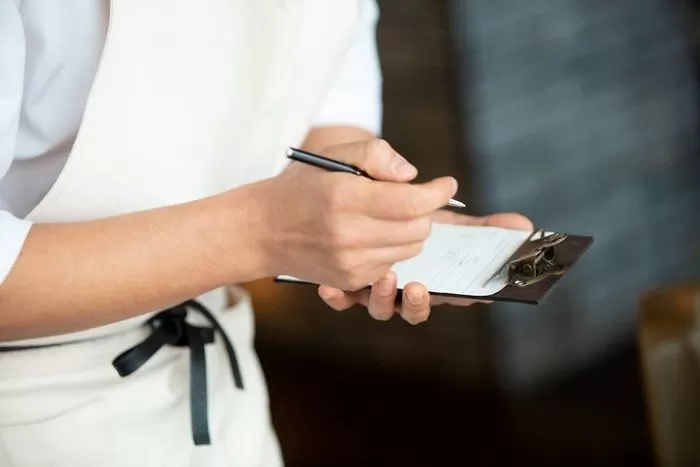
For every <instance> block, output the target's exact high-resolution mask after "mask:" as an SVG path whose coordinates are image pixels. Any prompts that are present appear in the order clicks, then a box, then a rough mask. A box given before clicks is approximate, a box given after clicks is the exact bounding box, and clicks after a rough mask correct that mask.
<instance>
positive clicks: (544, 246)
mask: <svg viewBox="0 0 700 467" xmlns="http://www.w3.org/2000/svg"><path fill="white" fill-rule="evenodd" d="M567 238H568V235H566V234H561V233H547V232H545V231H544V230H543V229H538V230H536V231H535V232H533V234H532V235H531V236H530V237H529V238H528V240H527V241H526V242H525V243H523V245H522V246H521V247H520V248H519V249H518V251H516V252H515V254H514V255H513V256H512V257H511V258H510V259H509V260H508V261H507V262H506V264H505V266H504V267H503V269H501V271H499V273H498V274H497V275H498V276H502V275H503V274H504V273H505V272H507V273H508V279H507V283H508V285H512V286H514V287H527V286H529V285H532V284H536V283H538V282H540V281H542V280H544V279H547V278H548V277H553V276H561V275H564V274H565V273H566V271H567V270H568V269H569V268H568V266H564V265H562V264H560V263H558V262H557V259H558V258H557V247H558V246H559V245H561V243H562V242H564V241H565V240H566V239H567Z"/></svg>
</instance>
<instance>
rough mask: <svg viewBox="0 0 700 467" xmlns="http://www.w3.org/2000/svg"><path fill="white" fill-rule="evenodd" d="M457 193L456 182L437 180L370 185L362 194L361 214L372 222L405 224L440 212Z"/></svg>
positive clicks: (453, 180) (445, 179)
mask: <svg viewBox="0 0 700 467" xmlns="http://www.w3.org/2000/svg"><path fill="white" fill-rule="evenodd" d="M456 192H457V180H455V179H454V178H453V177H440V178H436V179H434V180H431V181H429V182H426V183H417V184H408V183H401V184H399V183H382V182H373V183H371V184H370V185H369V186H368V189H367V190H365V191H364V192H363V198H362V203H363V207H364V211H365V212H367V214H368V215H369V216H370V217H374V218H375V219H394V220H407V219H415V218H418V217H423V216H427V215H431V214H433V213H434V212H435V211H437V210H438V209H441V208H444V207H445V206H446V205H447V203H448V201H449V200H450V198H452V197H453V196H454V194H455V193H456Z"/></svg>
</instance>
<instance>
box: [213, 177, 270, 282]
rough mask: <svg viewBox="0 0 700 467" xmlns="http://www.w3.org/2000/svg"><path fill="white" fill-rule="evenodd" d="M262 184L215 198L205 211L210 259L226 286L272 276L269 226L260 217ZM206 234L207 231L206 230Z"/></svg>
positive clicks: (262, 202) (262, 200)
mask: <svg viewBox="0 0 700 467" xmlns="http://www.w3.org/2000/svg"><path fill="white" fill-rule="evenodd" d="M264 184H265V181H262V182H258V183H253V184H250V185H244V186H241V187H239V188H236V189H233V190H231V191H228V192H225V193H222V194H221V195H218V196H216V197H215V198H213V199H212V200H211V201H212V203H211V205H210V207H209V208H208V214H207V216H208V217H209V220H208V225H212V226H215V227H214V228H212V229H211V231H212V237H213V241H212V244H211V248H210V249H209V255H211V260H212V263H213V264H216V268H217V269H218V270H220V271H222V273H223V275H224V276H226V278H227V282H226V283H231V282H232V280H231V279H233V282H238V283H240V282H250V281H253V280H257V279H262V278H266V277H271V276H272V275H274V270H275V267H274V261H272V258H273V257H274V254H273V253H272V252H271V251H270V245H271V242H270V241H268V240H267V237H268V236H269V231H270V226H269V225H268V224H267V222H266V221H265V219H264V216H263V215H262V212H263V211H262V209H263V205H264V193H263V190H262V188H263V187H262V186H260V185H264ZM207 230H209V229H207Z"/></svg>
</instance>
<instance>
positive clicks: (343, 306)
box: [318, 210, 532, 324]
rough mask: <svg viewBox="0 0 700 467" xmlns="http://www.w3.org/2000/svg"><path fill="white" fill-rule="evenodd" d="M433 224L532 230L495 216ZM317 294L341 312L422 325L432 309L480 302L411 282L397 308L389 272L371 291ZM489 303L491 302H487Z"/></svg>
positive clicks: (523, 221)
mask: <svg viewBox="0 0 700 467" xmlns="http://www.w3.org/2000/svg"><path fill="white" fill-rule="evenodd" d="M432 217H433V221H434V222H436V223H440V224H461V225H489V226H498V227H505V228H511V229H523V230H530V229H532V223H531V222H530V221H529V220H528V219H527V218H525V217H523V216H521V215H519V214H510V213H505V214H494V215H491V216H486V217H472V216H466V215H463V214H457V213H455V212H452V211H445V210H441V211H437V212H436V213H435V214H434V215H433V216H432ZM318 294H319V295H320V296H321V298H322V299H323V300H324V301H325V302H326V303H327V304H328V305H329V306H330V307H331V308H333V309H335V310H338V311H342V310H347V309H348V308H350V307H352V306H354V305H357V304H361V305H364V306H366V307H367V308H368V310H369V313H370V315H371V316H372V317H373V318H375V319H377V320H381V321H387V320H390V319H391V318H392V317H393V316H394V315H395V314H398V315H400V316H401V317H402V318H403V319H404V320H406V321H407V322H409V323H411V324H419V323H422V322H424V321H426V320H427V319H428V317H429V316H430V309H431V307H432V306H435V305H442V304H451V305H456V306H470V305H472V304H474V303H477V302H478V301H477V300H468V299H464V298H450V297H444V296H431V295H430V294H429V293H428V290H427V289H426V288H425V286H424V285H423V284H420V283H418V282H411V283H408V284H406V286H405V287H404V288H403V292H402V296H401V297H400V298H401V300H400V305H397V304H396V303H397V300H396V299H397V290H396V275H395V274H394V273H393V272H389V273H388V274H386V275H385V276H384V277H382V278H381V279H380V280H379V281H377V282H374V283H373V285H372V287H371V288H370V289H365V290H360V291H354V292H345V291H343V290H342V289H339V288H334V287H332V286H329V285H322V286H320V287H319V288H318ZM484 303H488V302H484Z"/></svg>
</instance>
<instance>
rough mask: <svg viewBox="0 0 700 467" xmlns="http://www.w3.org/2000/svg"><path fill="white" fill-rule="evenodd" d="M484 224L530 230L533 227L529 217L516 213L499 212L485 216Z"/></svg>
mask: <svg viewBox="0 0 700 467" xmlns="http://www.w3.org/2000/svg"><path fill="white" fill-rule="evenodd" d="M484 224H485V225H490V226H493V227H504V228H506V229H517V230H532V229H533V228H534V226H533V225H532V221H531V220H530V219H528V218H527V217H525V216H523V215H521V214H516V213H500V214H492V215H490V216H486V218H485V221H484Z"/></svg>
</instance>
